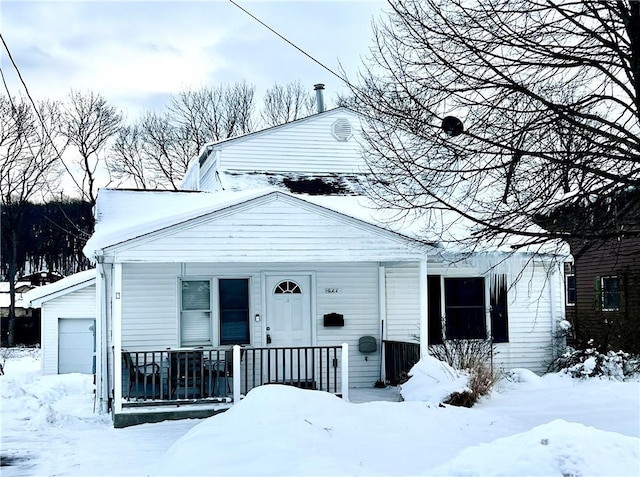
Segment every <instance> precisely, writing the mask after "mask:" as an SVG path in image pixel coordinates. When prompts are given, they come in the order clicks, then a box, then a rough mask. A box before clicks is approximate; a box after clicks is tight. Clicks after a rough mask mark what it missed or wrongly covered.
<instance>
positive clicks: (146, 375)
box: [122, 350, 161, 399]
mask: <svg viewBox="0 0 640 477" xmlns="http://www.w3.org/2000/svg"><path fill="white" fill-rule="evenodd" d="M122 361H123V364H124V367H125V368H124V370H123V371H124V372H123V373H122V375H123V377H124V376H128V388H127V389H128V395H127V396H126V398H127V399H130V398H138V399H139V398H142V399H157V398H158V397H159V396H160V384H161V382H160V365H159V364H158V363H153V362H152V363H146V362H145V363H143V364H138V363H134V361H133V359H132V358H131V353H129V352H128V351H125V350H122ZM134 386H135V392H134Z"/></svg>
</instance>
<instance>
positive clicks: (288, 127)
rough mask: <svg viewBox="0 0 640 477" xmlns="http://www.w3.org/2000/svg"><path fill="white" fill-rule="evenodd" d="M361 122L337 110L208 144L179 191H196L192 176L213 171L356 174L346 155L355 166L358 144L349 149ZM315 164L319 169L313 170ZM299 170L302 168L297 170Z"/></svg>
mask: <svg viewBox="0 0 640 477" xmlns="http://www.w3.org/2000/svg"><path fill="white" fill-rule="evenodd" d="M361 118H362V116H361V115H360V114H359V113H357V112H355V111H353V110H351V109H348V108H346V107H338V108H335V109H331V110H327V111H324V112H322V113H316V114H312V115H310V116H307V117H304V118H300V119H296V120H294V121H290V122H288V123H285V124H281V125H278V126H273V127H269V128H266V129H262V130H260V131H254V132H251V133H247V134H244V135H241V136H236V137H233V138H229V139H224V140H221V141H216V142H212V143H209V144H207V145H205V146H204V147H203V148H202V149H201V152H200V155H199V156H198V157H196V158H193V159H192V160H191V162H190V164H189V167H188V169H187V171H186V173H185V176H184V178H183V180H182V187H183V188H191V189H195V188H197V187H198V186H197V185H196V184H199V183H200V182H198V181H197V180H196V176H200V180H203V179H202V176H203V175H206V174H207V173H209V174H211V172H212V169H213V170H215V171H219V170H220V169H222V170H241V171H245V172H255V171H263V172H274V171H277V172H295V171H298V172H311V173H314V172H324V173H331V172H351V173H353V172H358V171H356V170H354V168H353V164H352V162H353V158H351V157H350V156H353V155H356V156H357V158H358V163H359V162H360V161H359V160H360V159H361V157H360V155H359V146H356V147H354V144H355V143H356V142H357V134H355V132H356V130H357V129H358V127H357V126H360V124H361ZM356 123H357V126H356ZM319 153H320V154H319ZM318 154H319V155H318ZM345 158H346V159H347V160H346V161H345ZM309 159H313V160H312V161H309ZM309 166H310V168H309ZM318 166H321V167H320V169H318V170H316V167H318ZM298 167H301V168H302V170H298V169H297V168H298ZM358 168H359V167H358Z"/></svg>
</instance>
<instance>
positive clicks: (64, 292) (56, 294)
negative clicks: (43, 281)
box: [23, 277, 96, 308]
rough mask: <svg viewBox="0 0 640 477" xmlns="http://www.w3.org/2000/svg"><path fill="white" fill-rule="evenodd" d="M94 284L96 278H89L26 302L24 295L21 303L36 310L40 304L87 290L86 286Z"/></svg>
mask: <svg viewBox="0 0 640 477" xmlns="http://www.w3.org/2000/svg"><path fill="white" fill-rule="evenodd" d="M63 280H64V279H63ZM95 283H96V278H95V277H93V278H89V279H88V280H85V281H83V282H80V283H75V284H73V285H69V286H68V287H65V288H63V289H61V290H56V291H54V292H51V293H49V294H47V295H43V296H40V297H36V298H33V299H30V300H28V301H25V299H24V295H23V301H24V304H25V305H29V306H31V307H32V308H34V307H35V308H37V307H40V306H42V304H43V303H45V302H47V301H50V300H53V299H54V298H58V297H60V296H64V295H67V294H69V293H73V292H74V291H77V290H82V289H83V288H87V287H88V286H91V285H93V284H95ZM53 284H55V282H54V283H52V285H53ZM46 286H47V285H44V286H43V287H41V288H44V287H46ZM34 290H38V289H37V288H35V289H34ZM38 291H40V290H38Z"/></svg>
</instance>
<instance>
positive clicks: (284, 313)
mask: <svg viewBox="0 0 640 477" xmlns="http://www.w3.org/2000/svg"><path fill="white" fill-rule="evenodd" d="M266 300H267V303H266V312H267V316H266V333H267V346H268V347H270V348H298V347H307V346H311V277H310V276H309V275H292V276H288V275H267V277H266ZM270 354H271V357H270V361H271V365H270V369H269V374H270V376H269V377H268V379H269V381H271V382H276V381H287V380H289V381H291V380H306V379H307V378H306V376H308V375H309V376H310V373H311V363H312V359H311V351H310V350H308V351H305V350H295V351H292V350H291V349H288V350H283V349H280V350H274V351H273V352H270Z"/></svg>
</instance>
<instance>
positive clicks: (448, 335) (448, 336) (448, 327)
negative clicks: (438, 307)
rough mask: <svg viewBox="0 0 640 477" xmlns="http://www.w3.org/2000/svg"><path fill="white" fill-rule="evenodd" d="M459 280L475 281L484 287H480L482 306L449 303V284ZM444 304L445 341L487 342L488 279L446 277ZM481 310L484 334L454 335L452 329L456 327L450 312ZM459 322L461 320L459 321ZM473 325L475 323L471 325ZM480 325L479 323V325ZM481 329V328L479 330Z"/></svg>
mask: <svg viewBox="0 0 640 477" xmlns="http://www.w3.org/2000/svg"><path fill="white" fill-rule="evenodd" d="M459 280H474V281H477V282H481V283H482V285H481V287H480V289H481V294H480V295H479V296H481V297H482V304H481V305H461V304H460V305H450V304H449V303H448V302H447V298H448V295H449V294H448V290H447V287H448V283H453V282H454V281H459ZM443 285H444V287H443V303H444V316H445V326H444V328H445V329H444V335H445V340H464V339H466V340H486V339H487V338H488V336H489V330H488V326H487V283H486V279H485V277H477V276H476V277H473V276H467V277H444V279H443ZM465 309H466V310H473V309H475V310H479V316H480V317H481V318H480V319H479V320H478V321H479V322H480V321H481V322H482V333H478V334H474V335H473V336H471V335H470V336H460V335H461V334H463V333H461V332H458V333H455V334H454V333H452V328H453V326H454V324H456V323H454V322H453V320H452V318H451V314H450V311H453V310H465ZM457 321H459V318H458V320H457ZM471 324H473V323H471ZM478 324H479V323H478ZM478 329H479V328H478Z"/></svg>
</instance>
